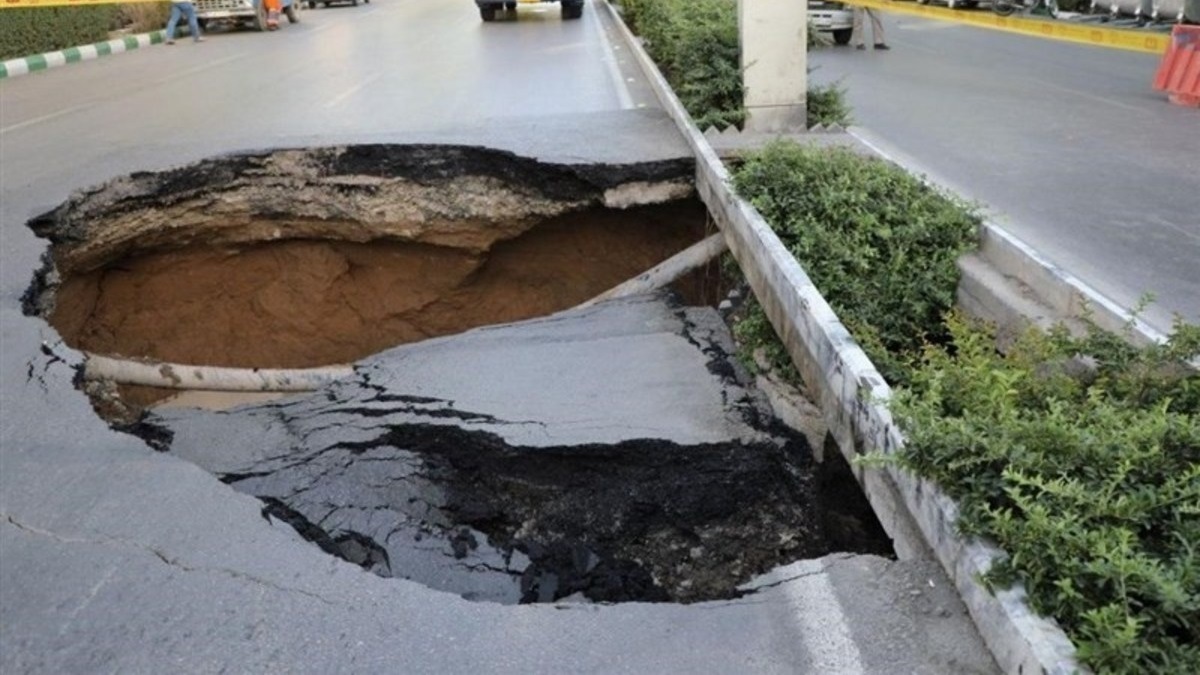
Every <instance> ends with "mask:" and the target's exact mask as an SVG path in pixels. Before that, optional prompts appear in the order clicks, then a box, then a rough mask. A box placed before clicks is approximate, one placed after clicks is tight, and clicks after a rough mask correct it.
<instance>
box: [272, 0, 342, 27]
mask: <svg viewBox="0 0 1200 675" xmlns="http://www.w3.org/2000/svg"><path fill="white" fill-rule="evenodd" d="M261 2H262V4H263V7H266V8H267V30H279V10H281V9H283V2H282V0H261ZM326 6H328V5H326Z"/></svg>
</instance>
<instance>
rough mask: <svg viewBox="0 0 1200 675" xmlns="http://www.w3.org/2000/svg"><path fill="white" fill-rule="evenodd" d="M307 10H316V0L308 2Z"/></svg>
mask: <svg viewBox="0 0 1200 675" xmlns="http://www.w3.org/2000/svg"><path fill="white" fill-rule="evenodd" d="M308 8H309V9H316V8H317V0H308Z"/></svg>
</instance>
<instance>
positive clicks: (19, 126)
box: [0, 104, 88, 135]
mask: <svg viewBox="0 0 1200 675" xmlns="http://www.w3.org/2000/svg"><path fill="white" fill-rule="evenodd" d="M87 107H88V104H85V105H76V106H71V107H70V108H63V109H62V110H59V111H57V112H52V113H50V114H48V115H42V116H41V117H35V118H33V119H31V120H25V121H24V122H17V123H16V124H10V125H8V126H6V127H3V128H0V135H4V134H7V133H8V132H10V131H16V130H17V129H24V128H25V127H31V126H33V125H35V124H41V123H42V122H49V121H50V120H52V119H55V118H57V117H62V116H63V115H69V114H71V113H73V112H79V111H80V110H83V109H84V108H87Z"/></svg>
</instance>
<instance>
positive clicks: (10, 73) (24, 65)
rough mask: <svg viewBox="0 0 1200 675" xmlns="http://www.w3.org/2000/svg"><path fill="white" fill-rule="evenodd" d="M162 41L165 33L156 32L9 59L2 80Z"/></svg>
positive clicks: (1, 71)
mask: <svg viewBox="0 0 1200 675" xmlns="http://www.w3.org/2000/svg"><path fill="white" fill-rule="evenodd" d="M162 41H163V31H161V30H156V31H154V32H153V33H141V34H140V35H128V36H126V37H123V38H120V39H117V40H109V41H108V42H97V43H96V44H93V45H83V46H82V47H68V48H66V49H62V50H59V51H57V52H46V53H45V54H34V55H33V56H26V57H23V58H19V59H9V60H8V61H5V62H4V63H0V80H2V79H4V78H7V77H16V76H18V75H25V74H26V73H32V72H34V71H35V70H45V69H47V68H55V67H58V66H62V65H66V64H68V63H75V62H76V61H90V60H92V59H95V58H98V57H101V56H108V55H109V54H120V53H122V52H127V51H130V50H132V49H137V48H139V47H149V46H150V45H153V44H158V43H160V42H162Z"/></svg>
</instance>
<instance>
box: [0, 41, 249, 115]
mask: <svg viewBox="0 0 1200 675" xmlns="http://www.w3.org/2000/svg"><path fill="white" fill-rule="evenodd" d="M248 55H249V54H248V53H242V54H234V55H232V56H226V57H225V58H222V59H217V60H215V61H209V62H207V63H204V64H202V65H199V66H193V67H191V68H185V69H184V70H181V71H178V72H174V73H171V75H170V77H164V78H161V79H158V80H154V81H152V82H151V83H150V87H151V88H153V87H158V86H161V85H164V84H167V83H168V82H174V81H176V80H178V79H179V78H180V77H187V76H188V75H195V74H197V73H202V72H204V71H206V70H211V69H213V68H216V67H218V66H222V65H225V64H226V63H229V62H231V61H237V60H238V59H242V58H245V57H246V56H248ZM142 91H145V89H143V90H142ZM119 98H124V96H123V95H122V96H116V97H112V98H101V99H97V100H95V101H89V102H88V103H81V104H79V105H74V106H71V107H69V108H63V109H62V110H57V111H55V112H52V113H47V114H45V115H41V116H39V117H34V118H33V119H28V120H25V121H24V122H17V123H16V124H10V125H8V126H6V127H2V128H0V135H4V134H7V133H9V132H11V131H17V130H18V129H24V128H25V127H31V126H33V125H35V124H41V123H42V122H49V121H50V120H53V119H57V118H59V117H63V116H64V115H70V114H71V113H76V112H79V111H81V110H86V109H88V108H91V107H93V106H97V105H102V104H104V103H108V102H109V101H113V100H117V99H119Z"/></svg>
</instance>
